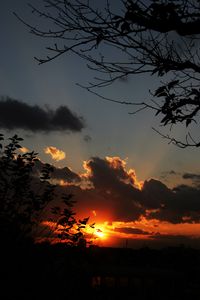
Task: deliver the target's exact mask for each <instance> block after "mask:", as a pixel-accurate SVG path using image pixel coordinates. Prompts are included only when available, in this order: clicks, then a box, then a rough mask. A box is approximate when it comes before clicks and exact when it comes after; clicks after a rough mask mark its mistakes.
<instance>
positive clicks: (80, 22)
mask: <svg viewBox="0 0 200 300" xmlns="http://www.w3.org/2000/svg"><path fill="white" fill-rule="evenodd" d="M43 2H44V4H45V8H44V10H42V9H41V7H40V8H39V9H38V8H36V7H33V6H32V5H30V7H31V9H32V12H33V13H34V14H36V15H37V16H38V17H40V18H41V19H45V20H46V25H47V27H46V28H47V29H45V26H44V27H43V26H41V27H40V26H34V25H31V24H29V23H26V22H25V21H24V20H23V19H21V18H20V17H19V16H17V17H18V18H19V19H20V20H21V21H22V22H23V23H24V24H25V25H26V26H28V28H29V29H30V32H31V33H32V34H34V35H36V36H39V37H42V38H49V39H52V41H53V45H52V46H49V47H47V51H48V52H49V54H48V56H47V57H46V58H36V59H37V61H38V62H39V64H44V63H46V62H50V61H52V60H54V59H56V58H58V57H60V56H62V55H64V54H67V53H73V54H76V55H78V56H80V57H81V58H83V59H84V60H86V62H87V64H88V67H89V68H90V69H91V70H94V71H95V72H98V73H100V77H95V78H94V81H93V82H92V83H90V84H89V85H88V86H85V88H86V89H87V90H88V91H90V92H92V93H94V94H96V95H99V96H100V97H102V98H103V99H105V100H108V101H112V102H116V103H120V104H124V105H132V106H134V105H136V106H137V109H136V110H135V111H134V112H133V114H134V113H137V112H138V111H141V110H145V109H153V110H154V111H155V115H156V116H159V117H161V119H159V122H160V125H161V126H170V127H169V128H170V129H171V128H172V127H174V126H175V125H176V127H177V125H179V124H184V125H185V126H186V136H185V139H184V140H178V139H176V138H174V137H171V136H170V135H168V134H166V135H164V134H162V135H163V137H165V138H167V139H168V140H169V141H170V142H172V143H174V144H176V145H178V146H179V147H183V148H184V147H189V146H195V147H199V146H200V140H198V137H195V136H194V134H193V133H192V128H193V126H194V125H195V124H196V125H198V114H199V110H200V100H199V97H200V89H199V80H200V78H199V74H200V52H199V47H198V44H199V34H200V29H199V28H200V27H199V25H200V12H199V11H200V3H199V1H197V0H187V1H185V0H176V1H170V0H167V1H162V0H156V1H153V0H149V1H142V0H116V1H113V2H114V3H112V1H109V0H107V1H105V7H104V8H102V3H101V5H100V6H99V7H98V5H97V3H96V1H84V0H73V1H66V0H44V1H43ZM44 24H45V22H43V23H42V25H44ZM55 41H56V43H55ZM99 49H100V51H101V54H100V53H99V52H98V51H99ZM107 49H108V50H109V49H110V50H111V51H109V52H110V53H115V55H112V54H111V55H109V52H107V51H106V50H107ZM116 57H117V59H116ZM138 74H149V75H151V76H154V77H156V78H162V81H161V82H160V85H159V86H158V87H157V88H156V89H155V90H154V91H152V92H151V95H150V97H151V98H152V99H149V100H147V101H145V100H144V101H141V102H135V101H134V99H133V101H132V100H131V101H123V100H118V99H110V98H107V97H104V96H103V95H102V93H99V91H98V90H97V88H103V87H107V86H109V85H111V84H113V83H114V82H115V81H117V80H119V79H126V78H127V77H128V76H134V75H138Z"/></svg>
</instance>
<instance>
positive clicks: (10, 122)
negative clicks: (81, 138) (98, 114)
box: [0, 97, 84, 132]
mask: <svg viewBox="0 0 200 300" xmlns="http://www.w3.org/2000/svg"><path fill="white" fill-rule="evenodd" d="M0 128H3V129H8V130H13V129H24V130H28V131H33V132H50V131H77V132H78V131H81V130H82V129H83V128H84V121H83V118H82V117H79V116H77V115H76V114H75V113H73V112H72V111H71V110H70V109H69V108H68V107H67V106H60V107H58V108H57V109H56V110H52V109H44V108H41V107H40V106H38V105H33V106H31V105H29V104H27V103H24V102H21V101H19V100H15V99H11V98H9V97H6V98H4V97H1V98H0Z"/></svg>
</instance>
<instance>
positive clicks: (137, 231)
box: [115, 227, 150, 235]
mask: <svg viewBox="0 0 200 300" xmlns="http://www.w3.org/2000/svg"><path fill="white" fill-rule="evenodd" d="M115 231H117V232H120V233H126V234H144V235H149V234H150V233H149V232H148V231H144V230H142V229H139V228H130V227H122V228H118V227H116V228H115Z"/></svg>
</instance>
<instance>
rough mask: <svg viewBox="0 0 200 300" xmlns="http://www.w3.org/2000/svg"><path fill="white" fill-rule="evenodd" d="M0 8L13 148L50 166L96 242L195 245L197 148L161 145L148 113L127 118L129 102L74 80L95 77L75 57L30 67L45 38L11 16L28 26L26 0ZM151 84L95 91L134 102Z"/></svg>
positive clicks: (5, 119)
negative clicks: (16, 139)
mask: <svg viewBox="0 0 200 300" xmlns="http://www.w3.org/2000/svg"><path fill="white" fill-rule="evenodd" d="M39 2H41V1H39V0H33V1H31V4H33V5H37V4H38V3H39ZM0 8H1V9H0V14H1V17H0V20H1V28H2V31H1V56H0V82H1V85H0V96H1V98H0V127H1V129H0V131H1V132H2V133H5V135H6V137H10V136H11V135H13V134H15V133H17V134H18V135H19V136H21V137H23V138H24V144H23V146H24V147H25V148H23V149H22V151H27V150H35V151H36V152H38V153H39V157H40V159H41V162H39V165H38V168H40V167H41V166H40V164H41V165H42V164H43V163H44V162H48V163H50V164H52V165H54V166H55V174H54V179H55V180H56V182H58V183H59V184H60V185H61V189H62V188H66V186H67V187H68V189H69V191H70V192H72V193H73V194H74V195H75V200H77V205H76V209H77V214H78V215H80V216H82V217H84V216H85V217H87V216H90V219H91V221H94V222H96V224H97V228H98V229H99V231H97V232H96V233H94V234H96V241H97V243H98V244H99V245H102V246H106V245H109V246H116V245H117V246H124V245H127V243H128V245H130V246H133V247H134V246H138V245H139V246H142V245H153V246H157V245H159V244H160V245H167V244H174V243H176V244H180V243H185V244H188V245H195V246H197V245H200V243H199V237H200V223H199V219H200V171H199V170H200V160H199V153H200V149H198V148H197V149H195V148H191V149H189V148H186V149H179V148H177V147H175V146H174V145H171V144H168V143H167V141H166V140H164V139H162V138H161V136H159V135H158V134H156V133H155V132H154V131H153V130H152V127H156V126H158V121H157V120H156V119H155V118H154V114H153V112H151V111H146V112H140V113H138V114H136V115H130V114H129V112H131V111H132V110H133V108H132V107H128V106H123V105H119V104H114V103H110V102H106V101H103V100H102V99H100V98H98V97H96V96H95V95H92V94H90V93H89V92H87V91H86V90H84V89H82V88H80V87H79V86H77V85H76V83H79V84H82V85H84V84H87V83H88V82H89V81H91V80H92V78H93V77H94V76H95V72H93V71H91V70H88V69H87V67H86V64H85V62H84V61H82V60H80V58H78V57H76V56H72V55H68V56H66V57H65V56H63V57H60V58H59V59H57V60H55V61H52V62H50V63H48V64H44V65H40V66H39V65H38V64H37V62H36V61H35V60H34V56H38V57H43V56H45V54H46V52H45V45H46V46H47V45H49V43H51V41H47V40H41V39H39V38H37V37H35V36H33V35H31V34H30V33H29V32H28V29H27V28H25V27H24V25H23V24H21V23H20V22H19V21H18V20H17V19H16V17H15V16H14V15H13V14H12V12H13V11H15V12H17V13H18V14H19V15H20V16H22V17H23V18H24V19H25V20H26V21H28V22H32V23H33V24H34V23H35V24H37V22H38V19H36V18H34V17H33V16H32V15H31V12H30V8H29V7H28V6H27V0H20V1H15V0H7V1H3V2H1V4H0ZM97 51H98V50H97ZM157 85H158V81H156V80H155V78H154V77H148V76H144V75H140V76H137V77H132V78H128V79H127V81H119V82H117V83H116V84H114V85H112V86H111V87H110V88H109V89H106V90H103V91H102V93H104V95H106V96H109V97H112V98H114V99H118V100H122V99H123V100H124V99H125V100H127V101H143V100H146V99H148V97H149V90H151V89H154V88H155V87H156V86H157ZM6 97H9V100H8V98H6ZM36 105H37V107H36ZM185 133H186V129H185V126H182V127H180V128H178V129H177V132H176V134H177V136H178V137H179V138H180V139H181V138H184V136H185ZM98 232H99V233H100V232H103V234H102V235H101V234H99V236H98Z"/></svg>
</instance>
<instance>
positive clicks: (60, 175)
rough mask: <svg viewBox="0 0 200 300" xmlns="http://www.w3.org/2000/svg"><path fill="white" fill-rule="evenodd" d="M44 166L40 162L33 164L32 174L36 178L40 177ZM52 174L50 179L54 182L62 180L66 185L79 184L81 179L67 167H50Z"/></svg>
mask: <svg viewBox="0 0 200 300" xmlns="http://www.w3.org/2000/svg"><path fill="white" fill-rule="evenodd" d="M44 166H45V164H44V163H42V162H41V161H40V160H39V161H36V162H35V166H34V172H35V174H36V175H37V176H39V175H40V173H41V171H42V169H43V168H44ZM52 168H53V172H52V173H51V178H52V179H55V180H59V181H60V180H63V181H65V182H68V183H72V182H73V183H77V182H80V180H81V178H80V176H79V175H78V174H76V173H74V172H73V171H71V170H70V169H69V168H68V167H64V168H56V167H54V166H52Z"/></svg>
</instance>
